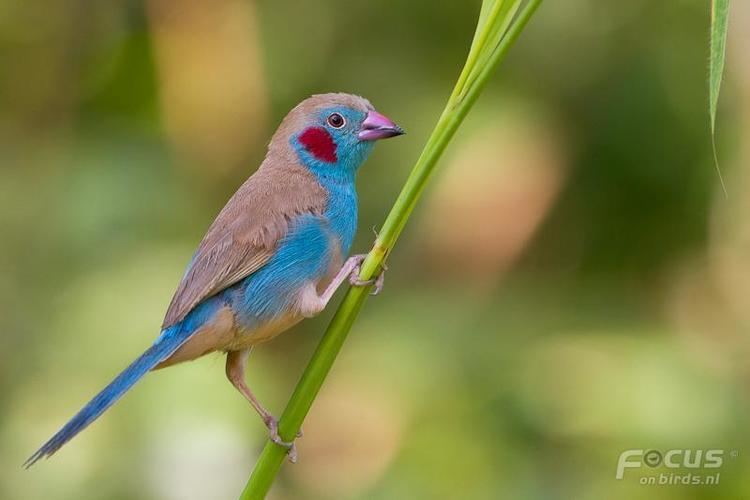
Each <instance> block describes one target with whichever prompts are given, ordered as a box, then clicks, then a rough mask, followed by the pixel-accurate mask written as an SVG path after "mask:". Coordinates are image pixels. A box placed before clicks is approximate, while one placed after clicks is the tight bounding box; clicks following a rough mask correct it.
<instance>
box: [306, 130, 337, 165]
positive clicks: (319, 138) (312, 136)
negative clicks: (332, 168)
mask: <svg viewBox="0 0 750 500" xmlns="http://www.w3.org/2000/svg"><path fill="white" fill-rule="evenodd" d="M299 142H300V144H302V146H303V147H304V148H305V150H306V151H307V152H308V153H310V154H311V155H313V156H314V157H315V158H317V159H318V160H321V161H326V162H328V163H335V162H336V159H337V158H336V143H335V142H333V138H332V137H331V134H329V133H328V131H327V130H326V129H324V128H320V127H310V128H308V129H306V130H305V131H304V132H302V134H301V135H300V136H299Z"/></svg>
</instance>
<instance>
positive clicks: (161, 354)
mask: <svg viewBox="0 0 750 500" xmlns="http://www.w3.org/2000/svg"><path fill="white" fill-rule="evenodd" d="M182 326H183V325H181V324H180V323H178V324H176V325H174V326H171V327H170V328H168V329H166V330H164V331H163V332H162V334H161V335H160V336H159V338H158V339H157V340H156V342H155V343H154V345H152V346H151V347H149V349H148V350H147V351H146V352H144V353H143V354H141V355H140V357H139V358H138V359H136V360H135V361H133V362H132V363H131V364H130V366H128V367H127V368H125V370H123V371H122V373H120V374H119V375H118V376H117V377H116V378H115V379H114V380H113V381H112V382H110V384H109V385H108V386H107V387H105V388H104V389H103V390H102V391H101V392H100V393H99V394H97V395H96V396H94V398H93V399H92V400H91V401H89V402H88V404H86V406H84V407H83V408H82V409H81V410H80V411H79V412H78V413H77V414H76V415H75V416H74V417H73V418H72V419H70V421H68V423H67V424H65V425H64V426H63V428H62V429H60V430H59V431H57V433H56V434H55V435H54V436H52V438H50V440H49V441H47V442H46V443H44V445H42V447H41V448H39V449H38V450H37V451H36V452H35V453H34V454H33V455H31V456H30V457H29V459H28V460H26V462H24V464H23V465H24V467H26V468H27V469H28V468H29V467H31V466H32V465H34V463H36V462H37V461H38V460H39V459H41V458H45V457H49V456H51V455H52V454H53V453H55V452H56V451H57V450H59V449H60V448H61V447H62V446H63V445H64V444H65V443H67V442H68V441H70V440H71V439H73V438H74V437H75V436H76V435H77V434H78V433H79V432H81V431H82V430H83V429H85V428H86V426H87V425H89V424H90V423H91V422H93V421H94V420H96V419H97V418H98V417H99V416H100V415H101V414H102V413H104V412H105V411H106V410H107V408H109V407H110V406H112V405H113V404H114V403H115V401H117V400H118V399H120V397H122V395H123V394H125V393H126V392H127V391H128V389H130V388H131V387H133V385H135V383H136V382H138V380H140V379H141V377H143V376H144V375H145V374H146V373H148V372H149V370H151V369H152V368H154V367H155V366H156V365H158V364H159V363H160V362H162V361H164V360H165V359H167V358H168V357H169V356H171V355H172V354H173V353H174V352H175V351H176V350H177V349H179V347H180V346H181V345H182V344H184V343H185V341H187V340H188V339H189V338H190V337H191V335H192V334H193V332H194V331H195V330H194V329H193V328H186V329H184V330H183V328H182Z"/></svg>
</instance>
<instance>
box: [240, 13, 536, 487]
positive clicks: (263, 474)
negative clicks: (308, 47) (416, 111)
mask: <svg viewBox="0 0 750 500" xmlns="http://www.w3.org/2000/svg"><path fill="white" fill-rule="evenodd" d="M541 1H542V0H528V1H527V3H526V4H525V5H524V7H523V9H522V10H521V12H520V13H519V14H518V16H517V17H516V18H515V19H513V20H512V23H511V19H512V18H513V14H514V13H515V9H507V8H506V9H501V8H500V6H501V5H502V3H503V2H502V1H499V0H484V2H485V3H484V4H483V6H482V14H483V16H482V17H484V14H486V13H487V14H488V15H487V19H486V21H485V20H484V19H481V18H480V22H479V25H478V27H477V33H476V34H475V37H474V42H475V43H474V44H473V46H472V49H471V51H470V55H469V57H468V58H467V62H466V65H465V66H464V68H463V71H462V72H461V77H460V78H459V81H458V83H457V84H456V87H455V88H454V91H453V93H452V94H451V97H450V99H448V103H447V104H446V106H445V109H444V111H443V113H442V115H441V116H440V118H439V120H438V123H437V124H436V126H435V128H434V130H433V131H432V134H431V135H430V138H429V139H428V141H427V144H426V145H425V147H424V149H423V151H422V154H421V155H420V157H419V159H418V160H417V162H416V164H415V166H414V168H413V169H412V172H411V174H410V175H409V177H408V178H407V180H406V183H405V184H404V187H403V189H402V190H401V193H400V194H399V196H398V198H397V199H396V202H395V203H394V205H393V208H392V209H391V211H390V213H389V214H388V217H387V218H386V220H385V222H384V224H383V227H382V230H381V232H380V234H379V236H378V238H377V239H376V241H375V245H374V246H373V248H372V250H371V251H370V253H369V254H368V255H367V258H366V259H365V261H364V263H363V264H362V270H361V272H360V278H361V279H363V280H366V279H370V278H371V277H373V276H374V275H375V274H376V273H377V271H378V270H379V269H380V268H381V267H382V265H383V262H384V261H385V259H386V257H387V256H388V254H389V253H390V251H391V250H392V249H393V246H394V245H395V243H396V240H397V239H398V237H399V235H400V234H401V231H402V230H403V228H404V226H405V224H406V222H407V221H408V219H409V216H410V215H411V213H412V211H413V210H414V207H415V206H416V203H417V201H418V200H419V197H420V196H421V194H422V191H423V190H424V187H425V185H426V184H427V182H428V181H429V178H430V176H431V174H432V173H433V171H434V167H435V165H436V163H437V161H438V159H439V158H440V156H441V155H442V154H443V151H445V148H446V147H447V145H448V143H449V142H450V140H451V139H452V138H453V135H454V134H455V133H456V130H458V127H459V126H460V125H461V123H462V122H463V120H464V118H465V117H466V114H467V113H468V112H469V110H470V109H471V107H472V106H473V104H474V102H476V100H477V98H478V97H479V94H480V93H481V92H482V90H483V89H484V87H485V85H486V84H487V81H488V80H489V77H490V75H491V74H492V72H493V70H494V69H495V68H496V67H497V65H498V64H499V63H500V61H501V60H502V59H503V58H504V57H505V54H506V53H507V52H508V49H509V48H510V47H511V45H513V43H514V42H515V40H516V39H517V38H518V36H519V35H520V33H521V31H523V29H524V27H525V26H526V24H527V23H528V21H529V19H530V18H531V16H532V15H533V14H534V12H535V11H536V9H537V7H539V4H540V3H541ZM498 12H499V13H500V15H499V16H498V15H497V14H498ZM503 14H504V15H503ZM502 26H509V27H508V28H507V32H505V33H504V34H503V35H502V37H501V38H500V39H499V40H497V39H496V37H495V36H493V34H495V33H497V30H498V28H499V27H502ZM503 29H504V28H503ZM488 40H490V41H492V42H493V43H492V44H490V45H487V41H488ZM477 61H481V63H482V64H481V66H480V67H477V66H476V63H477ZM470 75H471V76H473V78H471V79H470V78H468V77H469V76H470ZM368 293H369V289H368V288H362V287H352V288H350V289H349V290H348V291H347V293H346V296H345V297H344V299H343V301H342V302H341V305H340V306H339V308H338V310H337V311H336V314H335V315H334V317H333V319H332V320H331V323H330V324H329V325H328V329H327V330H326V332H325V334H324V335H323V338H322V339H321V341H320V344H319V345H318V347H317V348H316V350H315V353H314V354H313V356H312V359H311V360H310V362H309V363H308V365H307V368H306V369H305V371H304V373H303V374H302V377H301V379H300V381H299V383H298V384H297V387H296V388H295V390H294V393H293V394H292V397H291V398H290V399H289V403H288V404H287V407H286V409H285V410H284V413H283V414H282V416H281V419H280V420H279V434H280V435H281V438H282V439H284V440H292V439H293V438H294V436H296V434H297V432H298V431H299V429H300V427H301V426H302V422H303V420H304V419H305V417H306V416H307V413H308V411H309V410H310V407H311V406H312V403H313V401H314V400H315V397H316V396H317V394H318V391H320V388H321V386H322V385H323V381H324V380H325V378H326V376H327V375H328V372H329V371H330V369H331V366H333V362H334V361H335V359H336V356H337V355H338V353H339V351H340V350H341V346H342V345H343V343H344V340H346V336H347V334H348V333H349V330H350V329H351V326H352V324H353V323H354V320H355V319H356V317H357V315H358V314H359V311H360V310H361V309H362V306H363V305H364V302H365V300H366V299H367V296H368ZM286 451H287V450H286V449H285V448H283V447H281V446H279V445H277V444H275V443H273V442H271V441H270V440H269V441H268V442H266V445H265V447H264V448H263V451H262V452H261V455H260V457H259V458H258V462H257V463H256V465H255V469H254V470H253V473H252V474H251V476H250V479H249V480H248V483H247V485H246V486H245V489H244V491H243V492H242V495H241V497H240V499H241V500H261V499H263V498H265V496H266V493H268V491H269V490H270V488H271V485H272V484H273V480H274V478H275V477H276V474H277V473H278V471H279V469H280V468H281V465H282V463H283V462H284V459H285V457H286Z"/></svg>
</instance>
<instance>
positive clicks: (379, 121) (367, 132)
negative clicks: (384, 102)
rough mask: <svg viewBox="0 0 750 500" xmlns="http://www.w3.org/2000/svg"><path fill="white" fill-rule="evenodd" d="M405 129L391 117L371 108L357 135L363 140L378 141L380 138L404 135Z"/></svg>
mask: <svg viewBox="0 0 750 500" xmlns="http://www.w3.org/2000/svg"><path fill="white" fill-rule="evenodd" d="M403 133H404V130H403V129H402V128H401V127H399V126H398V125H396V124H395V123H393V122H392V121H391V119H390V118H388V117H385V116H383V115H381V114H380V113H378V112H377V111H374V110H370V111H369V112H368V113H367V118H365V121H363V122H362V127H361V128H360V129H359V134H358V135H357V137H359V139H360V140H361V141H377V140H378V139H387V138H389V137H395V136H397V135H402V134H403Z"/></svg>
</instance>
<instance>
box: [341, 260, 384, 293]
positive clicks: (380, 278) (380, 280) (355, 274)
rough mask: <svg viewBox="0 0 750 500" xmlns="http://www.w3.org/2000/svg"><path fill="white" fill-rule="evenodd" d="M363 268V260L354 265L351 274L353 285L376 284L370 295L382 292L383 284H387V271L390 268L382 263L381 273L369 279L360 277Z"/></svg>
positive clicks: (350, 279)
mask: <svg viewBox="0 0 750 500" xmlns="http://www.w3.org/2000/svg"><path fill="white" fill-rule="evenodd" d="M363 260H364V259H363ZM361 268H362V263H361V262H360V263H358V264H357V265H356V266H355V267H354V269H353V270H352V273H351V274H350V275H349V283H350V284H351V285H352V286H370V285H374V287H373V289H372V291H371V292H370V295H377V294H379V293H380V292H382V291H383V286H384V285H385V272H386V271H387V270H388V266H386V265H385V264H381V268H380V273H379V274H378V275H377V276H376V277H375V278H371V279H369V280H361V279H359V272H360V271H361Z"/></svg>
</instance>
